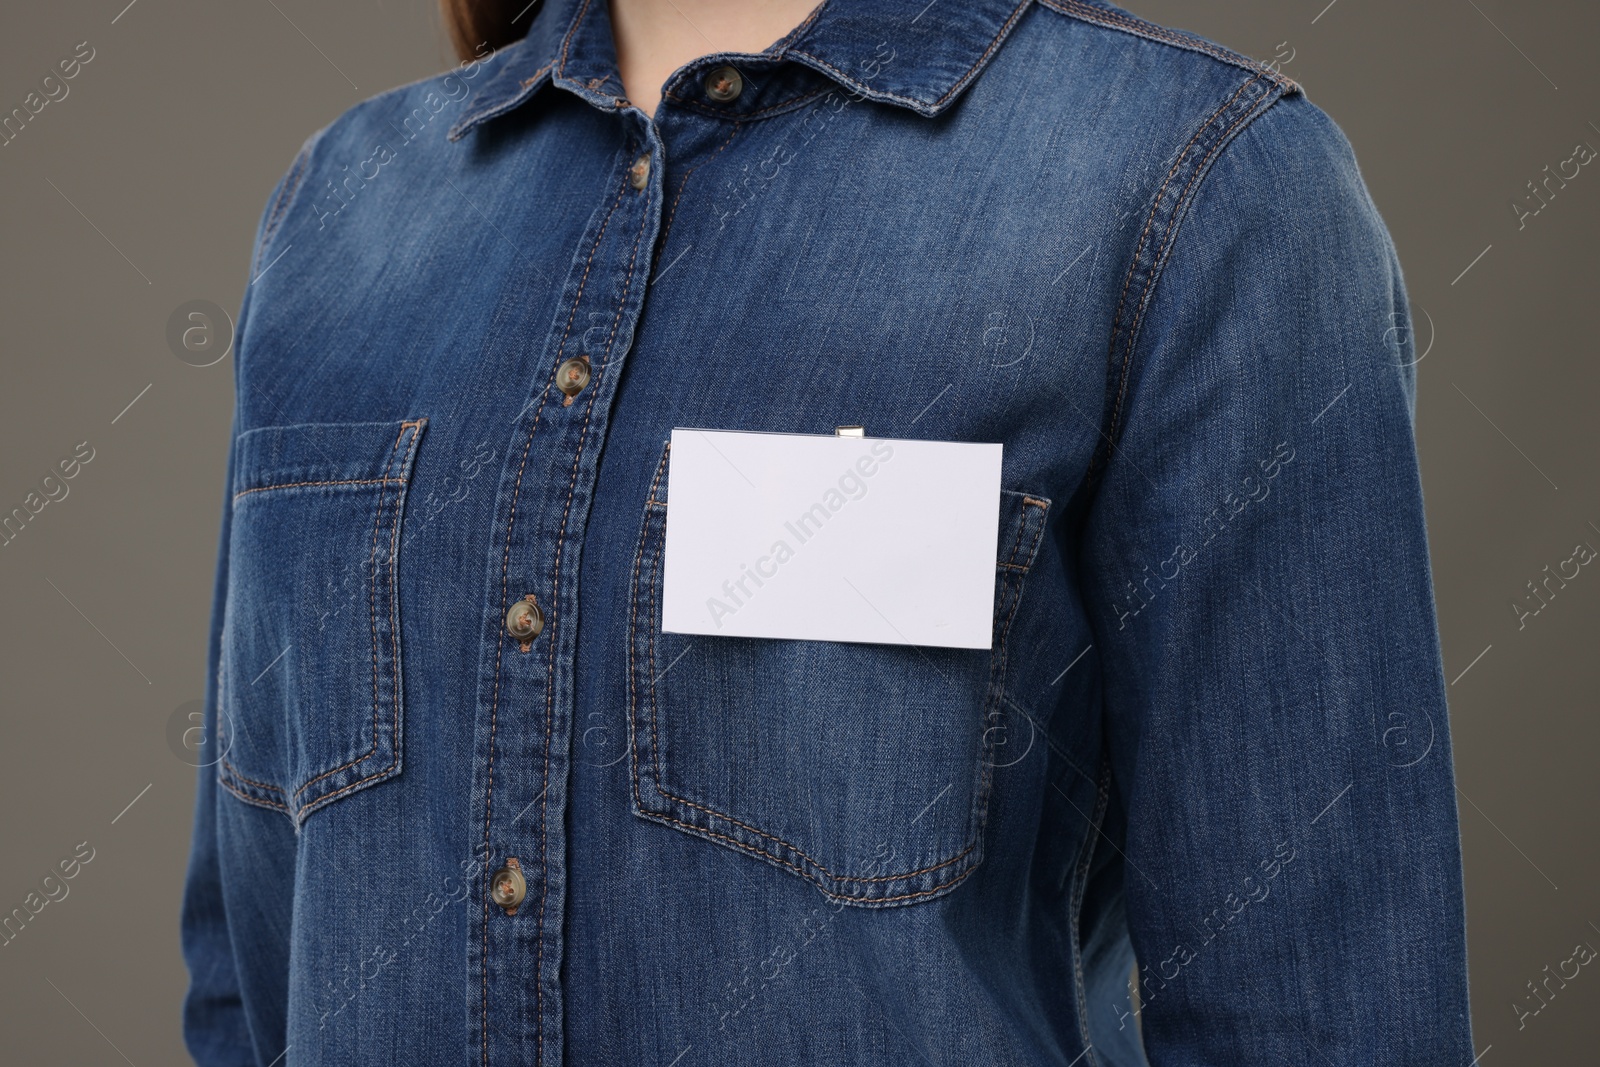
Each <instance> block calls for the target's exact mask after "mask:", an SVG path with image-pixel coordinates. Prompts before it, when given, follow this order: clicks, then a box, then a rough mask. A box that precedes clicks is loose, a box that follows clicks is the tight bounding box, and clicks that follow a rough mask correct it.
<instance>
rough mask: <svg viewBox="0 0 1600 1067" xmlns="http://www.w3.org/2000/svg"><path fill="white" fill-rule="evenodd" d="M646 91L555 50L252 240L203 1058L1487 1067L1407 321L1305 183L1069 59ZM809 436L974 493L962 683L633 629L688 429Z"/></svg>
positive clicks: (411, 103)
mask: <svg viewBox="0 0 1600 1067" xmlns="http://www.w3.org/2000/svg"><path fill="white" fill-rule="evenodd" d="M729 67H731V68H732V69H733V70H732V73H731V74H730V72H729V71H728V70H726V69H724V68H729ZM735 75H736V76H735ZM622 92H623V90H622V86H621V83H620V80H619V77H618V73H617V65H616V57H615V51H614V46H613V44H612V35H611V28H610V23H609V16H608V14H607V7H606V4H605V3H604V2H602V0H547V2H546V3H545V4H544V5H543V6H542V7H541V8H539V9H538V10H537V12H536V13H535V14H534V15H533V17H532V22H531V28H530V31H529V33H528V36H527V38H526V39H525V40H523V41H520V42H518V43H516V44H515V45H512V46H509V47H506V48H503V49H500V50H499V51H494V52H491V51H490V50H488V49H483V50H481V54H480V57H479V58H478V59H475V60H473V61H471V62H469V63H465V64H463V65H461V66H460V67H458V68H457V69H455V70H452V71H451V72H450V73H449V74H446V75H443V76H440V77H437V78H433V79H430V80H427V81H424V82H421V83H418V84H414V85H410V86H406V87H403V88H400V89H397V90H394V91H392V92H390V93H386V94H384V95H382V96H379V97H377V98H375V99H373V100H370V101H368V102H366V103H363V104H361V105H359V106H357V107H355V108H353V109H351V110H350V111H349V112H348V113H346V114H344V115H343V116H341V117H340V118H338V119H337V120H336V121H335V122H333V124H332V125H330V126H328V127H327V128H326V129H324V130H322V131H321V132H319V133H317V134H316V135H315V136H313V137H312V138H311V139H310V140H309V141H308V142H307V143H306V145H305V147H304V149H303V150H302V151H301V152H300V154H299V157H298V158H297V159H295V161H294V163H293V165H292V167H291V168H290V169H289V171H288V173H287V175H286V176H285V177H284V178H283V179H282V181H281V182H280V184H279V186H278V188H277V189H276V190H275V192H274V193H273V195H272V197H271V200H270V203H269V205H268V207H267V210H266V212H265V214H264V216H263V218H262V221H261V224H260V228H259V231H258V235H257V242H256V244H257V247H256V252H255V257H254V262H253V264H252V265H251V269H250V275H249V277H250V282H249V287H248V289H247V292H246V297H245V302H244V309H243V311H242V312H241V315H240V319H239V323H238V343H237V363H236V374H237V386H238V388H237V407H236V415H235V422H236V424H235V432H234V437H233V440H232V448H231V454H230V461H229V487H228V493H227V507H226V511H225V518H224V525H223V535H222V558H221V565H220V569H219V579H218V586H217V598H216V602H215V621H214V627H213V638H212V644H211V685H210V688H211V694H210V698H209V700H208V705H209V710H208V716H209V719H208V724H209V726H210V733H209V734H208V744H209V745H210V747H211V749H212V750H213V755H212V758H210V759H208V760H207V762H208V763H209V764H210V765H209V766H207V767H206V768H205V769H204V770H203V771H202V773H201V778H200V785H199V801H198V814H197V818H196V822H195V836H194V846H193V855H192V859H191V866H190V873H189V880H188V888H187V893H186V898H185V902H184V921H183V928H184V950H185V953H186V956H187V959H188V962H189V965H190V968H191V972H192V978H193V982H192V988H191V991H190V994H189V998H188V1001H187V1006H186V1012H185V1016H186V1030H187V1038H188V1042H189V1045H190V1048H191V1049H192V1051H193V1053H194V1055H195V1057H196V1059H197V1060H198V1062H199V1063H200V1064H202V1065H204V1067H211V1065H232V1064H253V1065H256V1067H268V1065H272V1064H281V1065H286V1067H296V1065H310V1064H320V1065H328V1067H336V1065H339V1067H342V1065H348V1064H385V1065H393V1064H405V1065H412V1064H415V1065H428V1067H434V1065H440V1064H462V1065H465V1064H477V1065H481V1067H502V1065H511V1064H531V1065H538V1067H607V1065H623V1064H626V1065H657V1067H672V1065H675V1067H699V1065H731V1064H740V1065H751V1067H778V1065H795V1064H826V1065H867V1064H871V1065H874V1067H887V1065H894V1067H899V1065H906V1067H911V1065H922V1064H983V1065H994V1067H1007V1065H1016V1067H1044V1065H1055V1067H1068V1065H1076V1064H1082V1065H1104V1067H1111V1065H1117V1067H1123V1065H1131V1064H1142V1063H1146V1062H1148V1063H1151V1064H1156V1065H1158V1067H1180V1065H1195V1067H1198V1065H1202V1064H1203V1065H1211V1067H1216V1065H1221V1064H1227V1065H1229V1067H1251V1065H1261V1067H1266V1065H1276V1064H1282V1063H1295V1064H1306V1063H1314V1062H1327V1063H1336V1064H1358V1063H1359V1064H1384V1065H1388V1067H1398V1065H1407V1067H1421V1065H1438V1067H1466V1065H1467V1064H1468V1063H1470V1062H1471V1061H1472V1059H1473V1050H1472V1047H1471V1038H1470V1034H1469V1030H1468V1016H1467V985H1466V969H1465V959H1464V957H1465V947H1464V945H1465V941H1464V931H1463V917H1462V890H1461V875H1460V855H1459V843H1458V829H1457V823H1456V810H1455V803H1454V789H1453V784H1452V772H1451V757H1450V747H1449V743H1448V737H1447V724H1446V709H1445V686H1444V682H1443V675H1442V668H1441V661H1440V653H1439V645H1438V639H1437V632H1436V624H1435V619H1434V609H1433V601H1432V589H1431V584H1430V577H1429V568H1428V557H1427V544H1426V537H1425V531H1424V523H1423V508H1422V499H1421V491H1420V487H1419V482H1418V473H1417V461H1416V453H1415V447H1414V443H1413V410H1414V369H1413V363H1414V361H1415V355H1414V353H1413V347H1412V339H1411V328H1410V319H1409V317H1408V312H1407V306H1406V299H1405V292H1404V287H1403V284H1402V279H1401V273H1400V268H1399V265H1398V262H1397V260H1396V256H1395V252H1394V249H1393V246H1392V244H1391V242H1390V240H1389V238H1388V235H1387V233H1386V231H1385V229H1384V226H1383V223H1382V221H1381V220H1380V218H1379V216H1378V213H1377V211H1376V209H1375V208H1374V206H1373V203H1372V201H1371V199H1370V198H1369V196H1368V194H1367V192H1366V190H1365V187H1364V186H1363V184H1362V180H1361V177H1360V175H1359V173H1358V171H1357V168H1356V163H1355V161H1354V159H1353V157H1352V155H1351V151H1350V148H1349V145H1348V144H1347V142H1346V141H1345V139H1344V137H1343V136H1342V134H1341V133H1340V132H1339V130H1338V129H1337V128H1336V127H1335V126H1334V124H1333V123H1332V122H1331V121H1330V120H1329V119H1328V118H1327V117H1326V116H1325V115H1323V113H1322V112H1320V111H1319V110H1317V108H1316V107H1314V106H1313V105H1312V104H1310V103H1309V102H1308V101H1307V100H1306V98H1305V96H1304V95H1303V94H1302V92H1301V90H1300V88H1299V87H1298V86H1297V85H1295V84H1294V83H1293V82H1291V81H1289V80H1288V79H1286V78H1284V77H1283V76H1282V75H1281V74H1280V73H1278V72H1277V71H1276V70H1274V69H1272V68H1271V67H1268V66H1263V65H1262V64H1260V63H1257V62H1254V61H1251V60H1248V59H1245V58H1242V57H1240V56H1238V55H1235V54H1233V53H1231V52H1228V51H1226V50H1224V49H1222V48H1220V47H1217V46H1215V45H1213V44H1210V43H1208V42H1206V41H1203V40H1200V39H1197V38H1194V37H1191V36H1188V35H1185V34H1180V33H1176V32H1172V31H1169V30H1166V29H1162V28H1159V27H1156V26H1154V25H1150V24H1148V23H1145V22H1142V21H1139V20H1137V19H1135V18H1133V17H1131V16H1129V15H1127V14H1124V13H1122V12H1121V11H1119V10H1117V9H1115V8H1112V7H1109V6H1105V5H1103V4H1101V3H1099V2H1095V0H1038V2H1033V0H942V2H934V3H931V4H930V3H928V2H927V0H827V2H826V3H825V4H823V5H822V6H821V7H820V8H818V10H817V11H815V12H814V13H813V14H812V16H811V17H810V18H809V19H808V20H807V21H806V22H805V23H803V24H802V25H801V26H799V27H797V28H796V29H795V30H794V31H793V32H792V33H790V34H789V35H788V36H787V37H785V38H784V39H783V40H781V41H779V42H777V43H776V44H774V45H773V46H772V47H771V48H769V49H768V50H767V51H765V52H762V53H760V54H728V53H723V54H716V55H708V56H705V57H702V58H700V59H696V60H694V61H693V62H691V63H689V64H687V65H685V66H684V67H682V68H681V69H679V70H678V71H677V72H676V73H674V74H673V75H672V76H671V77H670V79H669V80H668V81H667V83H666V85H665V92H664V96H663V99H662V102H661V105H660V108H659V110H658V112H657V114H656V115H655V118H654V120H653V121H652V120H650V119H648V118H647V117H646V116H645V115H644V114H643V113H642V112H641V111H639V110H638V109H637V108H635V107H633V106H632V105H630V104H629V103H627V101H626V100H624V99H623V96H622ZM841 425H861V426H865V427H866V429H867V433H868V435H869V436H873V437H883V438H916V439H923V440H936V441H954V442H998V443H1000V444H1002V445H1003V446H1004V453H1003V456H1004V459H1003V473H1002V485H1001V490H1002V492H1001V506H1000V515H999V532H998V544H999V546H1000V547H999V551H998V552H997V558H996V559H995V570H994V582H995V596H994V618H993V630H992V634H993V642H992V647H991V648H989V649H983V650H974V649H954V648H918V647H907V646H895V645H878V644H848V643H832V642H826V641H797V640H777V639H754V638H735V637H713V636H698V637H689V636H685V635H682V634H677V633H669V632H664V631H663V629H662V626H661V605H662V600H661V597H662V570H661V563H662V555H663V530H664V525H665V516H666V499H667V492H666V491H667V486H668V484H669V473H668V471H669V466H668V460H669V453H668V450H667V443H668V439H669V436H670V434H671V431H672V429H673V428H674V427H680V426H692V427H704V428H718V429H728V430H747V431H778V432H789V433H816V434H827V433H831V432H833V430H834V428H835V427H838V426H841ZM927 521H928V522H929V523H938V522H939V521H940V515H939V513H938V509H937V508H931V509H930V510H929V513H928V515H927ZM519 605H522V606H520V607H519ZM508 618H509V620H510V628H509V629H508ZM541 621H542V627H540V626H539V625H538V623H539V622H541ZM1130 976H1131V977H1132V978H1133V981H1132V982H1130Z"/></svg>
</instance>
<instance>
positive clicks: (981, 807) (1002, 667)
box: [628, 442, 1049, 903]
mask: <svg viewBox="0 0 1600 1067" xmlns="http://www.w3.org/2000/svg"><path fill="white" fill-rule="evenodd" d="M671 448H672V446H671V443H670V442H669V443H668V444H667V446H666V447H665V448H664V449H663V451H662V456H661V462H660V463H659V464H658V466H657V467H656V474H655V477H654V478H653V479H652V481H651V484H650V489H649V491H648V493H647V494H646V501H645V504H646V519H645V524H644V529H643V530H642V531H641V537H640V541H639V547H638V550H637V553H636V554H635V557H634V567H633V583H634V595H633V596H632V597H631V598H630V601H631V603H630V615H631V618H630V627H629V629H630V638H629V646H630V648H629V658H630V661H631V660H632V659H633V658H634V656H636V652H634V650H633V644H634V640H635V637H636V635H637V634H638V632H639V631H638V608H639V601H640V596H639V578H640V574H641V572H642V570H643V565H644V556H645V551H646V547H647V545H648V543H649V541H650V539H651V536H650V535H651V533H652V527H651V522H652V521H657V520H653V519H652V517H651V515H650V511H652V510H656V509H663V510H664V509H665V508H666V502H665V501H663V500H659V499H658V498H657V492H658V490H659V488H660V484H661V478H662V476H663V475H664V474H665V473H666V470H667V463H668V459H669V457H670V454H671ZM1022 502H1023V506H1024V507H1025V508H1029V507H1031V508H1034V509H1037V510H1038V511H1040V512H1041V513H1044V512H1046V511H1047V510H1048V508H1049V502H1048V501H1046V500H1039V499H1035V498H1034V497H1031V496H1023V500H1022ZM1029 525H1030V523H1028V522H1027V521H1023V522H1020V523H1018V525H1017V536H1016V540H1015V541H1014V543H1013V544H1012V548H1011V553H1010V555H1009V556H1008V557H1007V561H1006V562H1005V563H1000V564H998V566H1000V567H1003V568H1006V569H1009V570H1015V571H1018V572H1021V574H1024V575H1025V574H1026V572H1027V570H1028V564H1018V563H1016V562H1015V560H1016V559H1017V558H1018V554H1019V553H1020V552H1021V550H1022V542H1023V536H1024V534H1025V533H1026V532H1027V527H1028V526H1029ZM1043 530H1044V527H1043V524H1042V523H1041V524H1039V525H1038V526H1037V527H1036V528H1035V530H1034V536H1033V538H1032V541H1031V542H1030V544H1029V549H1028V553H1027V555H1028V559H1029V561H1030V562H1031V559H1032V556H1033V554H1034V553H1035V552H1036V551H1037V548H1038V544H1039V540H1040V538H1041V536H1042V534H1043ZM663 549H664V544H663V546H662V547H661V548H658V549H657V551H656V552H655V554H654V557H653V559H652V562H651V573H650V580H649V583H648V586H647V588H648V589H649V620H648V621H647V623H646V625H647V626H649V630H648V631H647V633H648V637H647V640H648V642H649V668H650V672H651V679H652V681H651V685H650V753H651V762H652V764H653V765H654V768H655V773H654V775H653V777H654V782H653V783H652V784H653V786H654V788H655V791H656V792H658V793H659V794H661V795H662V796H663V797H665V798H667V799H669V800H673V801H676V802H678V803H680V804H683V805H685V806H687V807H690V808H694V809H695V810H698V811H701V812H704V813H705V814H706V815H708V816H710V817H712V818H714V819H721V820H723V821H724V822H727V823H730V824H731V825H733V826H737V827H739V828H741V829H743V830H746V831H748V832H750V833H752V834H755V835H756V836H758V837H761V838H765V839H766V840H768V841H771V842H773V843H774V844H777V845H780V846H782V847H784V848H787V849H788V850H789V851H790V852H792V853H793V854H794V855H795V856H797V857H799V858H800V859H803V860H804V861H806V862H807V863H809V864H811V865H812V866H813V867H814V868H815V869H816V871H818V872H820V873H821V874H822V875H824V876H825V877H826V878H827V879H829V880H830V881H832V882H834V883H843V884H873V883H881V882H894V881H902V880H906V879H911V878H916V877H919V876H921V875H925V874H928V873H931V872H933V871H937V870H940V869H941V868H944V867H948V866H950V865H951V864H955V863H958V862H960V861H961V860H963V859H965V858H966V857H967V856H969V855H971V854H972V853H973V851H974V850H976V849H977V848H978V846H979V845H980V844H981V841H982V838H981V830H979V831H978V833H977V834H976V835H975V836H974V839H973V841H972V842H971V843H970V844H968V845H967V847H966V848H964V849H963V850H962V851H960V852H959V853H957V854H956V855H954V856H952V857H950V858H949V859H946V860H943V861H941V862H939V863H936V864H933V865H931V866H928V867H923V868H920V869H918V870H914V871H907V872H902V873H896V874H892V875H881V876H865V875H843V874H835V873H834V872H833V871H831V870H830V869H829V868H828V867H826V866H824V865H823V864H822V863H820V862H818V861H817V860H816V859H814V858H813V857H811V856H810V855H808V854H807V853H806V852H805V851H804V850H803V849H801V848H799V847H798V846H796V845H794V844H792V843H790V842H788V841H786V840H784V839H783V838H781V837H777V836H775V835H773V834H769V833H767V832H765V831H763V830H759V829H757V828H756V827H754V826H750V825H749V824H747V823H744V822H741V821H740V820H738V819H736V818H734V817H733V816H731V815H728V814H727V813H725V812H721V811H717V810H716V809H714V808H709V807H706V806H705V805H702V804H698V803H696V802H694V801H692V800H689V799H688V798H686V797H680V796H678V795H676V794H675V793H672V792H670V791H668V790H667V789H666V788H665V786H664V785H663V784H662V773H661V757H660V749H659V746H658V742H657V735H658V734H659V730H660V727H659V718H658V715H657V701H656V687H655V684H654V678H655V674H654V671H655V648H656V634H655V626H654V619H655V610H656V607H657V600H656V577H657V575H658V574H659V569H660V564H661V558H662V555H663ZM1019 580H1020V579H1019ZM1021 592H1022V591H1021V589H1020V587H1018V588H1016V589H1015V591H1014V593H1013V596H1012V602H1011V608H1010V611H1009V612H1008V613H1007V615H1006V621H1005V624H1004V625H1003V626H1002V627H1001V630H1000V640H999V646H1000V650H1001V662H1000V663H999V664H998V667H997V671H996V673H995V677H994V680H993V682H992V690H993V691H997V692H1000V693H1003V692H1004V676H1005V671H1006V662H1005V661H1006V656H1005V649H1006V638H1007V636H1008V635H1009V634H1010V631H1011V623H1012V621H1013V620H1014V619H1015V617H1016V612H1017V608H1018V606H1019V604H1020V602H1021V599H1022V596H1021ZM636 673H637V672H636V670H635V669H633V668H630V670H629V687H630V700H629V703H630V706H631V708H632V709H633V710H634V711H637V709H638V692H637V685H636V677H635V676H636ZM994 700H995V697H994V696H989V697H987V698H986V699H985V706H987V705H989V704H992V703H993V702H994ZM634 724H635V719H634V716H633V715H631V714H630V715H629V718H628V725H629V729H630V732H631V731H632V730H633V728H634ZM630 749H631V752H632V757H633V758H632V761H631V762H632V770H633V787H634V790H633V791H634V803H635V805H636V806H637V807H638V809H639V811H640V813H641V814H643V815H645V816H646V817H648V818H651V819H655V820H658V821H661V822H664V823H669V824H671V825H674V826H679V827H682V828H683V829H685V830H687V831H689V832H691V833H695V834H704V835H706V836H708V837H711V838H714V839H716V840H719V841H724V842H726V843H727V844H729V845H730V846H731V847H734V848H735V849H736V850H738V851H743V852H747V853H750V854H754V855H758V856H763V857H766V858H768V859H770V860H772V861H773V862H775V863H778V864H779V865H781V866H783V867H787V868H788V869H790V870H792V871H794V872H795V873H797V874H799V875H801V876H802V877H804V878H806V879H807V880H808V881H811V882H813V883H816V884H819V885H820V884H821V880H820V879H818V878H817V877H816V876H815V875H814V874H813V873H812V872H811V871H807V870H805V869H804V868H802V867H800V866H798V865H796V864H794V863H790V862H788V861H787V860H785V859H784V858H783V857H781V856H778V855H776V854H774V853H773V852H771V851H768V850H767V849H764V848H762V847H760V846H759V845H754V844H750V843H748V842H744V841H740V840H738V839H736V838H732V837H728V836H727V835H724V834H719V833H717V832H716V831H714V830H712V829H710V828H708V827H702V826H696V825H694V824H692V823H686V822H683V821H681V820H679V819H675V818H673V817H672V816H671V815H669V814H667V813H666V812H661V811H652V810H650V809H649V808H647V807H646V806H645V804H644V800H643V796H642V793H641V789H640V780H639V764H640V763H641V762H642V761H641V760H640V758H639V747H638V739H637V736H634V737H633V738H632V739H631V744H630ZM982 778H983V780H982V782H981V783H980V785H979V795H978V797H977V798H976V801H975V810H974V812H973V816H974V817H975V820H976V822H977V824H978V826H979V827H981V826H982V823H983V821H984V816H985V814H986V812H987V809H988V802H989V796H990V793H991V791H992V784H993V776H992V774H991V773H990V771H989V770H988V768H987V766H986V768H985V770H984V772H983V775H982ZM974 869H975V867H969V868H967V869H966V870H964V871H961V872H959V873H958V874H957V875H956V876H955V877H953V878H952V879H951V880H950V881H948V882H944V883H941V884H940V885H937V886H933V887H931V888H929V889H926V890H920V891H917V892H913V893H907V894H902V895H899V896H892V897H869V896H852V895H850V894H845V893H835V892H833V891H831V890H830V889H829V888H828V887H827V886H826V885H821V888H822V890H823V892H824V893H825V894H826V895H828V896H830V897H833V898H835V899H847V900H859V901H863V902H868V903H884V902H889V901H896V900H908V899H912V898H914V897H920V896H928V895H931V894H933V893H937V892H940V891H942V890H944V889H948V888H950V887H952V886H954V885H957V884H959V883H960V882H961V881H962V880H963V879H965V878H966V877H967V875H969V874H970V873H971V872H972V870H974Z"/></svg>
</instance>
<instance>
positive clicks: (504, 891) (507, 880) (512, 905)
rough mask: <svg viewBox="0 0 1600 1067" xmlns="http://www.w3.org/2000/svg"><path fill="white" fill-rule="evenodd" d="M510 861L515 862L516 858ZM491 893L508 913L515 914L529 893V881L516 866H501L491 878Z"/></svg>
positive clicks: (495, 900)
mask: <svg viewBox="0 0 1600 1067" xmlns="http://www.w3.org/2000/svg"><path fill="white" fill-rule="evenodd" d="M509 862H510V863H515V862H516V860H511V861H509ZM489 895H490V896H491V897H493V898H494V902H495V903H496V904H498V905H500V906H501V907H502V908H504V909H505V912H506V914H507V915H515V914H516V913H517V905H519V904H521V903H522V901H523V898H524V897H526V896H527V895H528V883H527V881H526V880H525V879H524V878H523V877H522V872H521V871H520V870H518V869H517V868H516V867H511V866H506V867H501V868H500V869H499V870H498V871H495V872H494V877H492V878H490V879H489Z"/></svg>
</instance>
